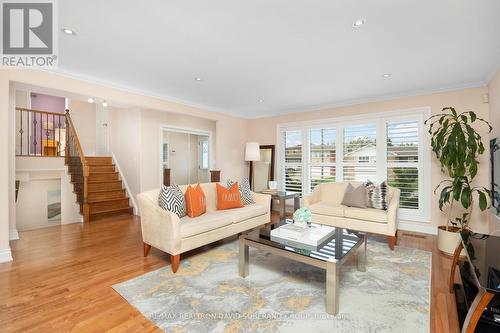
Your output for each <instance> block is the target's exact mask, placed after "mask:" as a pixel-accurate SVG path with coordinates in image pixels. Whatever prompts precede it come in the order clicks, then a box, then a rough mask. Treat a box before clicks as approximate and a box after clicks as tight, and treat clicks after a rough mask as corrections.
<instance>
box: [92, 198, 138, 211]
mask: <svg viewBox="0 0 500 333" xmlns="http://www.w3.org/2000/svg"><path fill="white" fill-rule="evenodd" d="M129 207H130V206H129V200H128V198H127V199H120V200H113V201H104V202H96V203H89V208H90V214H95V213H99V212H102V211H105V210H111V209H119V208H129Z"/></svg>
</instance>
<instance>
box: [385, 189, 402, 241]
mask: <svg viewBox="0 0 500 333" xmlns="http://www.w3.org/2000/svg"><path fill="white" fill-rule="evenodd" d="M400 195H401V191H400V190H399V189H395V190H394V194H393V196H392V198H391V201H390V202H389V207H387V228H388V231H389V233H390V234H391V235H396V231H397V230H398V209H399V197H400Z"/></svg>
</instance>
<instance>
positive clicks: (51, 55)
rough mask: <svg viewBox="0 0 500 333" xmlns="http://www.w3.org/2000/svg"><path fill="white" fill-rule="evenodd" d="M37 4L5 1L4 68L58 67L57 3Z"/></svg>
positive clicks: (38, 2) (3, 10)
mask: <svg viewBox="0 0 500 333" xmlns="http://www.w3.org/2000/svg"><path fill="white" fill-rule="evenodd" d="M35 1H36V0H35ZM35 1H33V0H32V1H30V2H26V1H12V0H11V1H2V14H1V17H2V65H4V66H24V67H54V66H55V62H56V60H57V55H56V52H55V51H56V46H57V43H56V42H57V26H56V15H57V14H56V13H57V12H56V10H55V9H56V6H55V5H56V4H55V0H46V1H36V2H35Z"/></svg>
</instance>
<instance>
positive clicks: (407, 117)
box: [276, 107, 432, 223]
mask: <svg viewBox="0 0 500 333" xmlns="http://www.w3.org/2000/svg"><path fill="white" fill-rule="evenodd" d="M430 115H431V109H430V107H421V108H412V109H404V110H396V111H389V112H380V113H370V114H363V115H356V116H345V117H337V118H329V119H318V120H312V121H305V122H293V123H283V124H278V125H277V131H276V135H277V138H276V142H277V152H278V154H277V157H278V160H277V168H278V169H277V170H278V173H279V177H278V188H279V189H283V186H284V184H283V179H282V178H283V177H282V176H281V175H282V174H283V167H284V149H283V141H282V138H283V132H285V131H292V130H301V131H302V163H301V167H302V194H303V195H307V194H309V193H310V192H311V190H310V176H309V173H310V170H309V168H310V166H311V165H313V164H311V163H310V156H309V153H310V130H311V129H318V128H335V129H336V131H337V140H336V143H335V147H336V164H335V167H336V180H337V182H340V181H342V180H343V168H344V164H345V163H344V160H343V157H344V152H343V150H344V144H343V140H344V127H345V126H349V125H362V124H369V123H375V124H376V130H377V146H376V150H377V153H376V160H377V162H376V169H377V172H376V175H377V177H376V178H377V179H375V180H374V181H377V182H381V181H384V180H386V179H387V168H388V167H393V166H405V167H416V168H417V169H418V174H419V182H418V189H419V208H418V209H404V208H400V209H399V216H400V218H401V219H402V220H407V221H416V222H428V223H430V219H431V211H430V210H431V197H432V196H431V170H430V169H431V165H430V161H431V150H430V138H429V135H427V129H426V126H425V125H424V121H425V120H426V119H428V118H429V117H430ZM398 121H416V122H417V123H418V124H419V144H418V156H419V159H418V162H404V165H403V163H401V162H388V161H387V133H386V131H387V123H388V122H398ZM362 164H363V165H365V163H362ZM368 164H369V162H368V163H366V165H368ZM346 165H349V163H346Z"/></svg>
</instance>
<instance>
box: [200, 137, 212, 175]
mask: <svg viewBox="0 0 500 333" xmlns="http://www.w3.org/2000/svg"><path fill="white" fill-rule="evenodd" d="M204 144H206V145H207V154H206V157H207V158H206V162H207V165H206V167H205V166H204V165H203V160H204V156H203V155H204V154H203V145H204ZM198 149H199V152H198V154H199V155H198V156H199V157H198V158H199V159H200V165H199V166H198V168H199V169H200V170H208V168H209V166H210V141H209V140H208V138H207V139H204V140H200V141H199V146H198Z"/></svg>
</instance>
